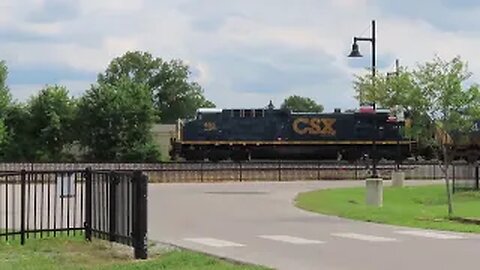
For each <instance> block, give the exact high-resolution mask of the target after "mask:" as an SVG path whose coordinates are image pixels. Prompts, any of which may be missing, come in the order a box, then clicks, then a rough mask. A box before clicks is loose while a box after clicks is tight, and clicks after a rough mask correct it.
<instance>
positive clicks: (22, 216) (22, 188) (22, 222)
mask: <svg viewBox="0 0 480 270" xmlns="http://www.w3.org/2000/svg"><path fill="white" fill-rule="evenodd" d="M25 176H26V171H25V170H22V172H21V182H20V193H21V194H20V208H21V209H20V244H21V245H25Z"/></svg>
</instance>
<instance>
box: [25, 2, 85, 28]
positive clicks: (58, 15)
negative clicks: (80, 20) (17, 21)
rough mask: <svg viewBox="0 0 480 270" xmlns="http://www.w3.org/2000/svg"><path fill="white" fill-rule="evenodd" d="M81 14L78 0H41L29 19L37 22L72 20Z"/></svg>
mask: <svg viewBox="0 0 480 270" xmlns="http://www.w3.org/2000/svg"><path fill="white" fill-rule="evenodd" d="M78 15H80V11H79V6H78V1H77V0H48V1H43V2H40V4H39V6H38V7H37V8H36V9H35V10H33V11H32V12H31V13H30V15H29V18H28V20H29V21H31V22H36V23H52V22H59V21H66V20H72V19H74V18H75V17H77V16H78Z"/></svg>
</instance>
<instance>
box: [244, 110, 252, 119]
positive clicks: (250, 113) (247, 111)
mask: <svg viewBox="0 0 480 270" xmlns="http://www.w3.org/2000/svg"><path fill="white" fill-rule="evenodd" d="M244 115H245V118H251V117H253V111H252V110H245V111H244Z"/></svg>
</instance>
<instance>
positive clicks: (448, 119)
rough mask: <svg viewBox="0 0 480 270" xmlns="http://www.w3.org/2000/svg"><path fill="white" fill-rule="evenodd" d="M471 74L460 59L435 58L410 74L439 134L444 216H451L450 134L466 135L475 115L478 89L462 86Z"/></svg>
mask: <svg viewBox="0 0 480 270" xmlns="http://www.w3.org/2000/svg"><path fill="white" fill-rule="evenodd" d="M470 76H471V73H470V72H469V71H468V66H467V64H466V63H465V62H463V61H462V60H461V59H460V57H455V58H453V59H452V60H450V61H445V60H442V59H440V58H439V57H436V58H434V59H433V60H432V61H431V62H427V63H425V64H423V65H420V66H419V67H418V69H417V70H416V71H415V72H414V77H415V81H416V84H417V85H418V87H419V88H420V89H421V92H422V94H423V95H424V96H425V97H426V98H427V100H428V101H429V104H428V106H427V108H426V113H427V115H428V116H429V117H430V119H432V121H433V123H435V124H436V125H438V127H439V128H440V129H439V130H440V131H441V132H439V133H437V134H438V135H440V137H439V138H438V139H439V142H440V144H441V145H440V146H441V149H442V153H443V164H442V171H443V173H444V175H445V185H446V189H447V199H448V215H449V216H452V215H453V203H452V189H451V186H450V176H449V175H448V169H449V166H450V164H451V161H452V156H451V155H452V153H451V150H452V146H454V143H455V142H454V140H453V141H452V137H451V135H452V134H453V133H455V132H458V131H459V132H468V131H470V130H471V128H472V125H473V121H474V120H475V119H478V117H479V116H480V114H479V109H478V106H479V102H480V101H479V99H478V98H479V97H480V93H479V88H478V86H477V85H472V86H470V87H465V81H466V80H468V79H469V78H470Z"/></svg>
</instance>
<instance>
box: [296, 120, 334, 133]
mask: <svg viewBox="0 0 480 270" xmlns="http://www.w3.org/2000/svg"><path fill="white" fill-rule="evenodd" d="M335 121H336V119H334V118H307V117H300V118H297V119H295V120H294V121H293V124H292V128H293V131H295V133H297V134H300V135H305V134H310V135H327V136H335V134H336V131H335V129H334V128H333V125H334V124H335Z"/></svg>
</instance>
